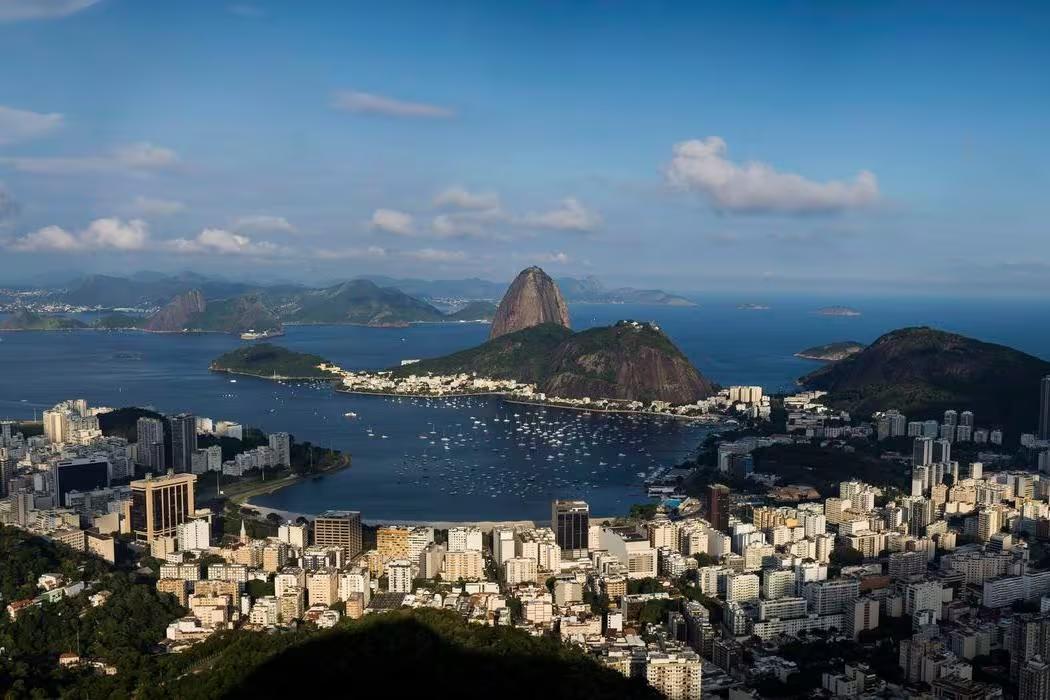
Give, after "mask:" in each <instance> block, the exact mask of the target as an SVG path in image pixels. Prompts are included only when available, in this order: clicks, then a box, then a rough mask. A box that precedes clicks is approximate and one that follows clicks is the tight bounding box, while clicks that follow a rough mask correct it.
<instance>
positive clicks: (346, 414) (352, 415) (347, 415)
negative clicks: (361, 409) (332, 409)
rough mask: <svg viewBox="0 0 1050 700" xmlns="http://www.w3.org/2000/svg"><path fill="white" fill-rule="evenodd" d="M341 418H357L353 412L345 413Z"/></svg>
mask: <svg viewBox="0 0 1050 700" xmlns="http://www.w3.org/2000/svg"><path fill="white" fill-rule="evenodd" d="M343 417H344V418H357V414H356V413H354V412H353V411H347V412H346V413H344V414H343Z"/></svg>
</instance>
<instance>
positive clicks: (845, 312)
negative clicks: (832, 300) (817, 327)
mask: <svg viewBox="0 0 1050 700" xmlns="http://www.w3.org/2000/svg"><path fill="white" fill-rule="evenodd" d="M817 313H818V314H820V315H821V316H860V311H857V310H856V309H853V308H850V307H848V306H825V307H824V308H822V309H817Z"/></svg>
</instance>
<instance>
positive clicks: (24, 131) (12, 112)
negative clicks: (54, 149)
mask: <svg viewBox="0 0 1050 700" xmlns="http://www.w3.org/2000/svg"><path fill="white" fill-rule="evenodd" d="M0 2H2V0H0ZM62 123H63V117H62V115H61V114H57V113H51V114H43V113H41V112H30V111H28V110H25V109H15V108H14V107H5V106H4V105H0V145H3V144H8V143H16V142H18V141H28V140H29V139H34V138H37V137H40V136H43V135H45V134H48V133H50V132H52V131H54V130H55V129H58V128H61V126H62Z"/></svg>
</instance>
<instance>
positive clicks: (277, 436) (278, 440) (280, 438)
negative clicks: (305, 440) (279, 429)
mask: <svg viewBox="0 0 1050 700" xmlns="http://www.w3.org/2000/svg"><path fill="white" fill-rule="evenodd" d="M267 440H268V442H269V443H270V449H271V450H273V458H274V461H276V462H277V464H278V465H280V466H282V467H290V466H292V436H291V435H289V434H288V433H270V435H269V436H268V438H267Z"/></svg>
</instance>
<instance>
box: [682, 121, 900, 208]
mask: <svg viewBox="0 0 1050 700" xmlns="http://www.w3.org/2000/svg"><path fill="white" fill-rule="evenodd" d="M726 150H727V148H726V142H725V141H723V140H722V139H721V138H719V137H717V136H709V137H708V138H706V139H703V140H699V139H694V140H691V141H682V142H680V143H677V144H675V146H674V155H673V157H672V159H671V162H670V164H669V165H668V166H667V168H666V171H665V175H666V177H667V180H668V182H670V183H671V184H672V185H673V186H675V187H678V188H681V189H684V190H691V191H694V192H699V193H701V194H703V195H705V196H706V197H708V198H709V199H710V200H711V202H712V204H714V205H715V206H716V207H717V208H719V209H724V210H727V211H734V212H779V213H788V214H806V213H818V212H833V211H840V210H843V209H852V208H856V207H862V206H865V205H868V204H872V203H874V202H875V201H876V200H878V198H879V185H878V181H877V180H876V178H875V175H874V174H872V173H871V172H868V171H867V170H862V171H860V172H859V173H857V176H856V177H855V178H854V180H853V181H843V180H829V181H827V182H815V181H813V180H808V179H806V178H805V177H803V176H801V175H796V174H794V173H781V172H778V171H777V170H775V169H774V168H773V167H772V166H770V165H768V164H766V163H760V162H749V163H743V164H737V163H734V162H732V161H730V160H728V159H727V158H726V157H725V156H726Z"/></svg>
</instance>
